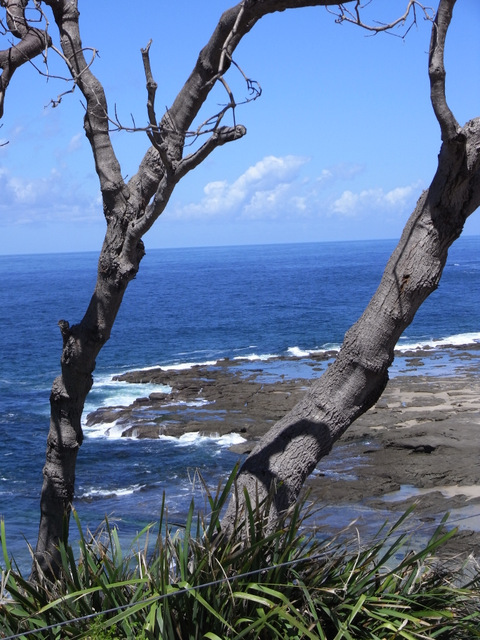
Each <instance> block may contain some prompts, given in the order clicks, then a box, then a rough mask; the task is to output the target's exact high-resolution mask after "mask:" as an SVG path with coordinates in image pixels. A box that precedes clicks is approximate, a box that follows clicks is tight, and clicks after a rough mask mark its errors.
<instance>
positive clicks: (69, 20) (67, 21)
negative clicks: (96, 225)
mask: <svg viewBox="0 0 480 640" xmlns="http://www.w3.org/2000/svg"><path fill="white" fill-rule="evenodd" d="M44 1H45V4H47V5H49V6H50V7H51V9H52V11H53V15H54V17H55V22H56V23H57V26H58V29H59V32H60V39H61V45H62V51H63V55H64V60H65V62H66V63H67V65H68V68H69V71H70V73H71V75H72V78H73V81H74V83H75V84H76V85H77V86H78V87H79V89H80V90H81V92H82V94H83V95H84V97H85V100H86V113H85V118H84V128H85V133H86V135H87V138H88V141H89V142H90V146H91V148H92V152H93V156H94V159H95V168H96V172H97V175H98V177H99V180H100V189H101V191H102V194H103V199H104V213H105V215H106V217H107V219H108V217H109V215H110V213H111V211H113V210H114V209H115V206H116V203H117V202H118V199H119V198H120V199H123V198H124V193H123V191H124V188H125V183H124V181H123V178H122V173H121V169H120V164H119V162H118V160H117V157H116V155H115V152H114V150H113V146H112V143H111V140H110V134H109V129H108V122H109V121H108V107H107V100H106V97H105V92H104V90H103V87H102V85H101V84H100V82H99V81H98V80H97V78H96V77H95V76H94V75H93V73H92V71H91V69H90V65H91V62H87V61H86V59H85V56H84V49H83V46H82V41H81V37H80V29H79V24H78V18H79V12H78V9H77V0H44Z"/></svg>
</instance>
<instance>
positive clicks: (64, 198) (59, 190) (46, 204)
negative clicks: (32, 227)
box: [0, 168, 101, 224]
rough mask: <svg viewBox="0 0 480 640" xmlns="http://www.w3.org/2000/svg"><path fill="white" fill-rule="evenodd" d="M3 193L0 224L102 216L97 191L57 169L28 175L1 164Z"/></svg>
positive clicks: (0, 191)
mask: <svg viewBox="0 0 480 640" xmlns="http://www.w3.org/2000/svg"><path fill="white" fill-rule="evenodd" d="M0 193H1V194H2V198H1V201H0V224H29V223H32V222H48V221H53V220H68V221H79V220H87V219H92V218H95V219H98V218H99V216H101V207H99V206H98V204H97V203H96V199H97V193H96V192H95V193H94V194H93V195H92V196H89V195H88V193H87V192H86V190H85V189H84V186H83V185H82V184H80V183H78V182H76V181H74V180H71V179H70V178H68V177H67V176H65V175H63V174H62V173H61V172H60V171H58V170H57V169H52V170H51V171H50V173H49V174H48V175H47V176H44V177H41V178H29V177H25V176H15V175H12V174H11V173H10V172H9V171H8V170H7V169H5V168H0Z"/></svg>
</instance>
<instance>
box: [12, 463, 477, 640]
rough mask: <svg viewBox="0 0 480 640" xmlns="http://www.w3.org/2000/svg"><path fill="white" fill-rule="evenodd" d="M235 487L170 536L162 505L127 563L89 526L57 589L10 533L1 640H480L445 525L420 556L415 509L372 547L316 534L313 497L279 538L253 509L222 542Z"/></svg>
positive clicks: (107, 530) (68, 555)
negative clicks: (447, 560) (31, 573)
mask: <svg viewBox="0 0 480 640" xmlns="http://www.w3.org/2000/svg"><path fill="white" fill-rule="evenodd" d="M233 478H234V475H233V474H232V476H231V477H230V479H229V480H228V482H227V484H226V485H225V487H224V488H223V490H219V491H218V492H217V494H216V495H215V496H210V495H209V501H210V512H209V515H208V517H204V516H202V515H200V514H198V515H195V510H194V505H193V503H192V505H191V508H190V511H189V514H188V518H187V521H186V524H185V527H184V528H182V529H179V528H173V527H171V526H169V524H168V522H167V520H166V508H165V502H164V503H163V504H162V508H161V518H160V522H159V524H158V530H157V531H158V532H157V533H156V534H155V535H154V534H153V531H154V529H153V527H148V528H147V529H146V530H144V531H143V532H142V533H141V534H140V535H139V536H138V538H137V539H136V541H135V543H134V544H133V545H132V548H131V549H130V550H129V552H128V553H127V554H124V553H123V552H122V549H121V545H120V541H119V538H118V534H117V530H116V529H115V528H113V527H111V526H110V525H109V523H108V521H107V520H106V521H105V522H104V525H103V528H102V531H101V532H100V533H99V534H98V535H96V536H92V537H88V539H87V537H86V536H84V535H83V534H82V529H81V526H80V523H79V522H78V519H77V522H78V527H79V533H80V541H79V545H80V554H79V557H78V559H76V558H75V555H74V553H73V550H72V548H71V547H70V546H66V547H61V556H62V578H61V580H59V581H57V582H55V583H51V582H48V581H43V582H41V583H35V584H32V583H30V582H29V580H28V579H26V578H24V577H23V576H22V575H21V574H20V572H19V571H18V570H16V569H15V568H14V567H13V566H12V564H11V562H10V560H9V558H8V555H7V550H6V548H5V543H4V540H5V531H4V528H3V527H2V530H1V531H0V534H1V537H2V544H3V550H4V563H5V569H4V571H3V572H2V585H1V589H2V593H4V594H8V596H9V598H8V599H7V600H4V601H3V604H0V638H2V637H3V638H6V637H9V636H14V635H15V636H18V637H20V638H22V639H24V640H34V639H40V640H44V639H48V640H60V639H61V640H65V639H80V638H84V639H90V640H117V639H124V638H128V639H130V638H132V639H133V638H135V639H139V640H154V639H155V640H157V639H159V638H162V639H165V640H200V639H202V640H203V639H208V640H224V639H225V640H226V639H232V640H240V639H242V638H245V639H247V640H252V639H259V640H270V639H272V640H273V639H278V640H286V639H295V640H300V639H302V640H303V639H313V640H362V639H367V638H368V640H394V639H395V640H397V639H400V638H405V639H407V640H414V639H415V640H416V639H422V638H436V639H444V638H445V639H446V638H448V639H449V640H453V639H457V640H460V639H467V638H468V639H472V638H477V637H478V638H480V613H479V610H480V606H479V605H480V589H479V577H478V575H476V576H475V577H473V578H472V579H471V580H470V582H469V583H468V584H465V585H464V586H462V587H459V586H458V582H457V575H456V574H455V573H454V572H453V571H447V570H440V569H439V567H438V564H437V562H436V560H435V554H436V552H437V551H438V549H439V547H440V546H441V545H442V544H443V543H444V542H445V541H446V540H447V539H449V538H450V537H451V536H452V535H453V533H454V531H451V532H447V531H446V529H445V527H444V523H442V525H441V526H440V527H438V529H437V530H436V532H435V533H434V535H433V536H432V538H431V539H430V541H429V542H428V544H427V545H425V547H424V548H423V549H422V550H421V551H419V552H410V553H408V552H406V551H402V550H403V549H404V545H405V543H406V541H407V537H406V534H404V533H402V532H401V530H402V527H403V526H404V525H405V521H406V519H407V517H408V515H409V512H407V513H406V514H405V515H404V516H402V518H400V520H399V521H398V522H397V523H395V525H393V526H391V527H390V528H388V527H385V528H382V530H381V531H380V532H379V534H378V536H377V537H376V539H375V540H373V541H371V542H370V544H369V545H368V547H366V548H362V547H360V545H359V544H357V545H356V547H352V545H346V544H345V543H344V542H341V541H340V540H338V539H337V540H333V541H332V540H322V539H321V538H319V537H318V536H317V535H314V534H313V533H310V534H309V533H308V528H307V527H306V526H304V521H305V518H306V516H307V515H308V512H309V508H308V506H307V504H306V502H305V500H304V501H302V502H300V503H299V504H298V505H295V506H294V507H293V508H292V509H291V510H290V511H289V512H288V513H286V514H284V515H283V516H282V518H281V520H280V521H279V523H278V526H277V528H276V529H275V531H273V532H272V531H270V530H269V528H268V527H267V526H266V525H267V517H266V516H267V514H268V512H269V505H268V504H264V505H260V506H259V507H256V508H253V507H252V506H251V505H249V503H248V502H247V516H246V518H245V520H244V521H243V522H242V523H241V524H239V525H238V526H237V528H236V529H235V530H234V531H232V532H229V533H228V534H224V533H222V531H221V529H220V513H221V511H222V508H223V507H224V505H225V504H226V502H227V501H228V499H229V496H230V494H231V491H232V487H233ZM75 517H76V516H75ZM152 538H153V540H152ZM2 634H3V635H2Z"/></svg>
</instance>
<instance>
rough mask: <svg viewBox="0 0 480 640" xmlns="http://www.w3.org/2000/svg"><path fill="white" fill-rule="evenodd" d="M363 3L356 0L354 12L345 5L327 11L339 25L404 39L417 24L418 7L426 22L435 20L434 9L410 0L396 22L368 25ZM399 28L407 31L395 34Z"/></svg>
mask: <svg viewBox="0 0 480 640" xmlns="http://www.w3.org/2000/svg"><path fill="white" fill-rule="evenodd" d="M362 1H363V0H355V7H354V9H353V10H349V9H346V8H345V7H344V3H342V4H339V5H338V8H337V10H331V9H328V7H327V11H328V12H329V13H332V14H333V15H335V16H336V20H335V22H337V23H338V24H342V23H344V22H348V23H350V24H354V25H356V26H358V27H362V29H366V30H367V31H370V32H371V33H372V35H376V34H377V33H382V32H387V33H390V34H392V35H395V36H398V37H399V38H402V39H403V38H405V37H406V35H407V34H408V32H409V31H410V29H411V28H412V27H413V25H414V24H416V23H417V7H418V8H419V9H420V11H421V12H422V13H423V16H424V18H425V19H426V20H433V17H434V11H433V9H432V7H427V6H426V5H424V4H422V3H421V2H419V0H408V4H407V7H406V9H405V11H404V13H403V15H401V16H399V17H398V18H395V20H392V21H391V22H385V23H384V22H376V23H375V24H367V23H366V22H364V21H363V18H362V15H361V9H363V8H364V7H365V4H363V5H362ZM367 4H368V3H367ZM409 18H411V21H410V22H409V24H407V20H408V19H409ZM399 26H400V27H405V31H404V32H403V33H401V34H398V33H393V30H394V29H395V28H396V27H399Z"/></svg>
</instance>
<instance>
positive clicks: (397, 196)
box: [331, 182, 420, 216]
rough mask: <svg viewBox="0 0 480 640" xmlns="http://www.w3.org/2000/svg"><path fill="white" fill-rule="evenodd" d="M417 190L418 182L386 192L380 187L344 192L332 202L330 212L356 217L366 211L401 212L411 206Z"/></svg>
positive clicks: (418, 187)
mask: <svg viewBox="0 0 480 640" xmlns="http://www.w3.org/2000/svg"><path fill="white" fill-rule="evenodd" d="M419 190H420V183H419V182H415V183H413V184H411V185H407V186H405V187H396V188H395V189H391V190H390V191H387V192H385V191H384V190H383V189H382V188H380V187H379V188H376V189H364V190H363V191H360V192H358V193H354V192H353V191H350V190H346V191H344V192H343V193H342V195H341V196H340V197H339V198H337V199H336V200H335V201H334V202H333V204H332V207H331V210H332V212H333V213H337V214H340V215H342V216H356V215H359V214H360V213H363V212H364V211H367V210H375V211H379V210H389V211H391V210H394V209H395V210H398V211H403V210H404V209H405V208H406V207H407V206H411V205H412V204H413V200H414V198H416V197H418V195H419Z"/></svg>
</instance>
